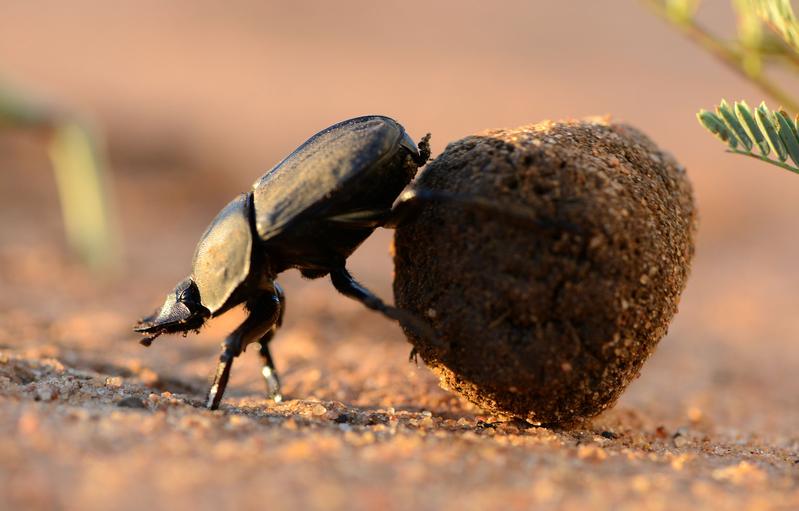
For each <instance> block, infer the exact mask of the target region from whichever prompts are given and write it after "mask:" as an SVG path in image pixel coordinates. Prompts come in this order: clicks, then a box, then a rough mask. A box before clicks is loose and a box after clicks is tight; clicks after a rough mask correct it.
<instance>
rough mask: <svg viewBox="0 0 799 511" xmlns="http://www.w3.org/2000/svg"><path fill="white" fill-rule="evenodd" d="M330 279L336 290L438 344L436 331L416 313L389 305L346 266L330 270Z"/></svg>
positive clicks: (435, 344)
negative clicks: (353, 275) (360, 282)
mask: <svg viewBox="0 0 799 511" xmlns="http://www.w3.org/2000/svg"><path fill="white" fill-rule="evenodd" d="M330 280H331V281H332V282H333V286H334V287H335V288H336V290H337V291H338V292H339V293H341V294H343V295H344V296H348V297H350V298H352V299H354V300H357V301H359V302H361V303H362V304H364V305H365V306H366V307H368V308H369V309H372V310H373V311H377V312H379V313H381V314H383V315H384V316H386V317H387V318H389V319H392V320H394V321H397V322H398V323H399V324H400V325H402V326H403V327H405V328H407V329H409V330H412V331H414V332H415V333H416V334H417V335H419V336H422V337H424V338H426V339H428V340H429V341H430V343H431V344H432V345H433V346H437V345H438V343H439V341H437V339H436V336H435V332H434V331H433V329H432V327H431V326H430V325H428V324H427V322H425V321H424V320H422V319H419V318H418V317H417V316H416V315H415V314H413V313H411V312H408V311H406V310H403V309H399V308H397V307H393V306H391V305H387V304H386V303H385V302H383V300H381V299H380V298H378V297H377V295H375V294H374V293H372V292H371V291H369V290H368V289H366V288H365V287H363V286H362V285H361V284H359V283H358V282H357V281H356V280H355V279H354V278H353V277H352V275H350V273H349V272H348V271H347V270H346V269H345V268H339V269H337V270H333V271H331V272H330Z"/></svg>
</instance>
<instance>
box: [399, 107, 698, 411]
mask: <svg viewBox="0 0 799 511" xmlns="http://www.w3.org/2000/svg"><path fill="white" fill-rule="evenodd" d="M416 186H417V187H419V188H421V189H432V190H444V191H446V192H448V193H451V194H454V195H456V196H458V195H459V196H464V197H480V198H488V200H489V201H493V203H494V204H495V205H496V206H493V205H492V206H491V207H489V208H488V209H484V210H479V209H477V208H475V207H469V206H465V205H464V206H460V205H458V204H453V203H450V204H447V203H444V204H436V205H432V206H430V207H427V208H425V209H424V211H423V213H422V214H421V215H419V216H418V217H417V218H415V219H414V220H413V221H409V222H408V223H406V224H405V225H401V226H400V227H399V228H398V229H397V231H396V236H395V241H394V253H395V256H394V264H395V268H396V270H395V271H396V276H395V278H394V292H395V296H396V299H397V304H398V305H399V306H400V307H402V308H405V309H408V310H411V311H413V312H414V313H416V314H417V315H418V316H420V317H424V318H426V319H427V321H429V322H430V324H431V325H432V326H433V328H435V330H436V333H437V337H436V338H435V341H436V342H432V341H431V340H430V339H429V338H425V337H423V336H420V335H418V334H417V333H415V332H413V331H409V335H410V336H411V339H412V340H413V343H414V345H415V346H416V347H417V349H418V351H419V354H420V355H421V357H422V358H423V359H424V360H425V362H426V363H427V364H428V365H430V367H432V368H433V369H434V371H435V372H436V373H437V374H439V375H440V377H441V381H442V384H444V385H445V386H446V387H447V388H451V389H457V391H458V392H459V393H461V394H463V395H464V396H466V397H467V398H468V399H469V400H471V401H473V402H475V403H476V404H478V405H480V406H482V407H484V408H485V409H487V410H492V411H495V412H496V413H503V412H504V413H506V414H508V415H511V416H515V417H521V418H524V419H526V420H528V421H530V422H532V423H534V424H537V425H541V424H560V425H565V424H568V423H571V422H574V421H576V420H580V419H585V418H588V417H592V416H594V415H597V414H598V413H600V412H601V411H603V410H605V409H606V408H608V407H610V406H611V405H612V404H613V403H614V402H615V401H616V400H617V399H618V397H619V396H620V395H621V392H622V391H623V390H624V389H625V388H626V387H627V385H628V384H629V383H630V382H631V381H632V380H633V379H635V378H636V377H637V376H638V374H639V371H640V369H641V366H642V365H643V363H644V362H645V361H646V360H647V359H648V358H649V356H650V355H651V353H652V352H653V351H654V349H655V346H656V345H657V343H658V341H660V339H661V338H662V337H663V336H664V335H665V334H666V331H667V330H668V326H669V323H670V322H671V319H672V318H673V317H674V313H675V312H676V311H677V304H678V303H679V301H680V295H681V293H682V291H683V289H684V288H685V284H686V281H687V278H688V273H689V269H690V262H691V259H692V257H693V254H694V234H695V227H696V213H695V206H694V200H693V194H692V192H691V185H690V182H689V180H688V176H687V175H686V172H685V168H684V167H682V166H681V165H679V164H678V163H677V161H676V160H674V158H673V157H672V156H671V155H670V154H668V153H665V152H663V151H662V150H660V149H659V148H658V147H657V146H656V145H655V144H654V143H653V142H652V141H651V140H649V139H648V138H647V137H646V135H644V134H643V133H641V132H640V131H638V130H636V129H635V128H633V127H631V126H628V125H623V124H618V123H612V122H610V121H609V120H608V119H602V118H593V119H587V120H572V121H561V122H543V123H540V124H534V125H527V126H521V127H518V128H513V129H505V130H490V131H485V132H482V133H479V134H477V135H473V136H470V137H466V138H464V139H461V140H459V141H457V142H453V143H451V144H449V145H448V146H447V149H446V150H445V151H444V153H442V154H441V155H440V156H439V157H438V158H436V159H435V160H434V161H433V162H431V163H430V164H429V165H428V167H426V168H425V170H424V171H423V172H422V173H421V175H420V176H419V179H418V181H417V184H416ZM503 211H505V212H514V213H515V215H508V214H505V215H503Z"/></svg>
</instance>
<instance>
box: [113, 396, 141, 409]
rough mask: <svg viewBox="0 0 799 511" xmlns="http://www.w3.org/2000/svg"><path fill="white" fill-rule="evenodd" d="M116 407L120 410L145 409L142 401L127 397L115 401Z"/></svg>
mask: <svg viewBox="0 0 799 511" xmlns="http://www.w3.org/2000/svg"><path fill="white" fill-rule="evenodd" d="M117 406H119V407H122V408H147V405H146V404H144V401H142V400H141V399H140V398H138V397H134V396H129V397H126V398H123V399H120V400H119V401H117Z"/></svg>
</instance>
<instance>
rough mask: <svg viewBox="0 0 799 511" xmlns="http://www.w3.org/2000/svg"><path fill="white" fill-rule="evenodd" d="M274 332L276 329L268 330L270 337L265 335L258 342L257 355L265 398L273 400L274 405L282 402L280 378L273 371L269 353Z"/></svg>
mask: <svg viewBox="0 0 799 511" xmlns="http://www.w3.org/2000/svg"><path fill="white" fill-rule="evenodd" d="M275 330H276V328H273V329H272V330H270V334H271V335H269V334H267V335H265V336H264V337H263V339H261V340H260V341H259V342H260V344H261V349H260V350H259V351H258V353H259V354H260V356H261V360H262V361H263V365H262V366H261V376H263V377H264V382H265V383H266V398H267V399H272V400H274V402H275V403H280V402H281V401H283V394H282V393H281V392H280V378H279V377H278V375H277V370H276V369H275V361H274V359H273V358H272V354H271V353H270V352H269V341H270V340H271V338H272V336H273V335H274V332H275Z"/></svg>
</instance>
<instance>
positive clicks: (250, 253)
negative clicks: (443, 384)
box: [135, 115, 435, 409]
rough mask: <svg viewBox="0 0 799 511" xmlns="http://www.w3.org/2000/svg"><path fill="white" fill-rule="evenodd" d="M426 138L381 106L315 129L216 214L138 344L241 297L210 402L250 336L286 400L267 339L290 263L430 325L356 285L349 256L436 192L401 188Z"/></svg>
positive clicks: (404, 319) (384, 309) (277, 319)
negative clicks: (417, 137) (241, 312)
mask: <svg viewBox="0 0 799 511" xmlns="http://www.w3.org/2000/svg"><path fill="white" fill-rule="evenodd" d="M429 139H430V135H429V134H427V135H426V136H425V137H424V138H423V139H422V140H421V141H420V142H419V146H418V147H417V145H416V144H415V143H414V141H413V140H412V139H411V138H410V137H409V136H408V134H407V133H406V132H405V129H404V128H403V127H402V126H401V125H400V124H399V123H397V122H396V121H394V120H393V119H390V118H388V117H383V116H378V115H370V116H366V117H358V118H355V119H350V120H348V121H344V122H340V123H338V124H335V125H333V126H331V127H329V128H327V129H325V130H323V131H321V132H319V133H317V134H316V135H314V136H313V137H311V138H310V139H309V140H308V141H306V142H305V143H304V144H302V145H301V146H300V147H299V148H297V149H296V150H295V151H294V152H293V153H291V154H290V155H289V156H288V157H287V158H286V159H284V160H283V161H282V162H280V163H279V164H277V165H276V166H275V167H274V168H272V170H270V171H269V172H267V173H266V174H264V175H263V176H262V177H261V178H260V179H258V180H257V181H256V182H255V184H254V185H253V188H252V190H251V191H249V192H248V193H246V194H242V195H240V196H239V197H237V198H235V199H233V201H231V202H230V203H229V204H228V205H227V206H225V208H224V209H223V210H222V211H221V212H220V213H219V214H218V215H217V217H216V218H215V219H214V220H213V221H212V222H211V225H210V226H209V227H208V229H207V230H206V231H205V234H203V236H202V238H201V239H200V242H199V244H198V245H197V248H196V251H195V253H194V259H193V261H192V272H191V275H190V276H188V277H187V278H185V279H184V280H182V281H181V282H180V283H178V285H177V286H176V287H175V289H174V291H172V292H171V293H169V294H168V295H167V297H166V301H165V302H164V304H163V305H162V306H161V307H160V308H159V309H158V310H157V311H155V313H153V314H152V315H151V316H149V317H147V318H144V319H142V320H141V321H140V322H139V323H138V324H137V325H136V327H135V330H136V331H137V332H141V333H143V334H144V335H145V337H144V338H143V339H142V340H141V343H142V344H144V345H145V346H149V345H150V344H151V343H152V341H153V339H155V338H156V337H158V336H159V335H161V334H164V333H176V332H183V333H186V332H189V331H193V330H197V329H199V328H200V327H201V326H202V325H203V324H204V323H205V322H206V321H207V320H208V319H209V318H212V317H215V316H219V315H220V314H223V313H224V312H226V311H228V310H230V309H231V308H232V307H235V306H237V305H240V304H242V303H243V304H244V305H245V307H246V309H247V310H248V311H249V316H248V317H247V319H246V320H245V321H244V322H243V323H242V324H241V325H240V326H239V327H238V328H236V329H235V330H234V331H233V332H232V333H231V334H230V335H229V336H228V337H227V338H226V339H225V342H224V344H223V345H222V354H221V356H220V357H219V365H218V367H217V370H216V374H215V375H214V380H213V383H212V385H211V388H210V389H209V391H208V396H207V399H206V402H205V404H206V406H207V407H208V408H210V409H216V408H217V407H218V406H219V402H220V401H221V399H222V395H223V394H224V392H225V386H226V385H227V382H228V377H229V376H230V368H231V365H232V363H233V359H234V358H236V357H237V356H238V355H239V354H240V353H241V352H242V351H243V350H244V349H245V348H246V347H247V345H249V344H250V343H253V342H257V343H258V344H259V345H260V355H261V357H262V360H263V369H262V374H263V377H264V379H265V380H266V385H267V393H268V396H269V397H270V398H272V399H274V400H275V401H280V400H282V395H281V393H280V381H279V379H278V376H277V373H276V371H275V365H274V362H273V360H272V356H271V355H270V353H269V341H270V340H271V339H272V337H273V336H274V334H275V331H276V330H277V328H278V327H279V326H280V324H281V322H282V319H283V313H284V311H285V298H284V295H283V290H282V289H281V288H280V286H279V285H278V284H277V282H275V279H276V277H277V276H278V275H279V274H280V273H282V272H284V271H286V270H288V269H290V268H297V269H299V271H300V272H301V273H302V275H303V276H304V277H307V278H312V279H315V278H320V277H324V276H325V275H330V279H331V281H332V283H333V286H335V288H336V289H337V290H338V291H339V292H340V293H342V294H344V295H346V296H348V297H350V298H353V299H355V300H358V301H360V302H361V303H363V304H364V305H365V306H366V307H368V308H370V309H373V310H376V311H378V312H381V313H382V314H384V315H385V316H388V317H389V318H391V319H393V320H396V321H399V322H400V323H402V324H403V326H405V327H406V328H411V329H416V330H417V331H425V332H426V331H427V330H426V329H427V328H429V327H427V326H426V325H425V324H424V323H423V322H422V321H420V320H418V319H416V318H415V316H413V315H411V314H410V313H407V312H404V311H402V310H400V309H397V308H395V307H391V306H389V305H386V304H385V303H383V301H382V300H380V298H378V297H377V296H375V295H374V294H373V293H372V292H370V291H369V290H368V289H366V288H364V287H363V286H361V285H360V284H358V283H357V282H356V281H355V280H354V279H353V278H352V276H351V275H350V274H349V272H348V271H347V269H346V260H347V258H348V257H349V256H350V254H352V252H353V251H354V250H355V249H356V248H357V247H358V246H359V245H360V244H361V243H362V242H363V241H364V240H365V239H366V238H367V237H369V235H370V234H372V232H373V231H374V230H375V229H376V228H377V227H381V226H383V227H392V226H396V225H397V222H398V221H399V220H401V219H402V218H404V217H406V216H407V214H408V212H409V211H412V210H414V209H418V208H416V206H418V205H419V204H420V203H421V202H422V201H424V200H428V199H429V198H430V197H425V196H424V194H420V193H419V192H418V191H415V190H408V191H405V192H404V193H403V190H404V189H405V188H406V187H407V186H408V184H409V183H410V182H411V180H412V179H413V177H414V176H415V175H416V171H417V169H418V168H419V167H421V166H422V165H424V163H425V162H426V161H427V159H428V158H429V157H430V145H429ZM434 199H435V198H434Z"/></svg>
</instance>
